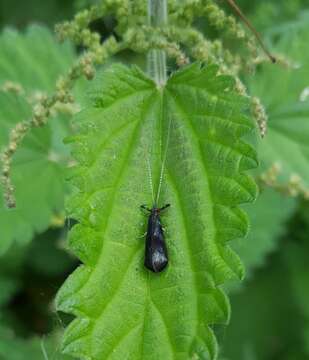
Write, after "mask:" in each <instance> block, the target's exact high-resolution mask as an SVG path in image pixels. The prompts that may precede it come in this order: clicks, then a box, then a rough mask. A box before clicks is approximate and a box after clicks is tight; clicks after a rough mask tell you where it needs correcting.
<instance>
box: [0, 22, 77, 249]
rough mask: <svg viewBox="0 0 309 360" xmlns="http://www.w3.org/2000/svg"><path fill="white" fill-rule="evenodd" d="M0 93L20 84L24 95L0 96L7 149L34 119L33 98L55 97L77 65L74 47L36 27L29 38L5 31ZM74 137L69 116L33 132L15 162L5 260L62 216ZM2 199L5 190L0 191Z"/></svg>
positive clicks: (0, 242) (2, 241) (2, 223)
mask: <svg viewBox="0 0 309 360" xmlns="http://www.w3.org/2000/svg"><path fill="white" fill-rule="evenodd" d="M0 48H1V57H0V87H2V86H3V85H4V84H5V83H6V82H7V81H13V82H17V83H18V84H20V85H21V86H22V87H23V89H24V94H23V95H22V96H18V95H16V94H14V93H11V92H10V93H6V92H1V91H0V123H1V132H0V148H1V149H2V148H3V147H4V146H6V145H7V143H8V135H9V131H10V129H12V128H13V127H14V125H15V124H16V123H17V122H20V121H22V120H27V119H30V117H31V115H32V113H31V111H32V110H31V105H30V104H29V101H28V98H29V97H33V96H34V95H35V93H36V92H37V91H42V92H45V93H46V92H47V93H49V92H51V91H52V90H53V89H54V87H55V81H56V79H57V77H58V76H59V75H60V74H64V73H65V71H66V70H67V69H68V67H69V65H70V64H71V63H72V61H73V59H74V52H73V50H72V48H71V47H69V46H67V44H66V45H59V44H56V42H55V40H54V38H53V37H52V35H51V34H50V32H49V30H47V29H45V28H42V27H38V26H33V27H30V28H28V30H27V32H26V33H25V34H20V33H18V32H16V31H14V30H9V29H8V30H5V31H4V32H3V33H2V35H1V36H0ZM68 133H69V127H68V115H59V114H58V115H57V116H54V117H53V118H52V119H51V120H50V124H48V125H46V126H45V127H43V128H40V129H35V130H33V131H31V132H30V133H29V134H28V135H27V136H26V138H25V139H24V141H23V143H22V145H21V147H20V148H19V149H18V151H17V153H16V156H15V157H14V161H13V166H12V178H13V183H14V185H15V188H16V200H17V208H16V209H14V210H8V209H7V208H6V207H5V205H4V204H3V200H1V202H0V228H1V238H0V254H1V253H4V252H5V251H6V250H7V249H8V248H9V247H10V245H11V244H12V242H13V241H14V240H15V241H17V242H18V243H20V244H25V243H27V242H28V241H29V240H30V239H31V238H32V236H33V234H34V232H41V231H43V230H45V229H46V228H47V227H48V225H49V223H50V219H51V217H52V215H53V213H54V212H60V211H63V207H64V204H63V203H64V194H65V189H66V185H65V182H64V175H65V168H66V165H67V161H68V159H69V153H68V151H67V149H66V147H65V146H64V145H63V144H62V143H61V139H62V138H63V137H64V136H66V135H67V134H68ZM0 192H1V193H0V196H1V198H2V189H0Z"/></svg>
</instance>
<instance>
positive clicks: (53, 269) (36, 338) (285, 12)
mask: <svg viewBox="0 0 309 360" xmlns="http://www.w3.org/2000/svg"><path fill="white" fill-rule="evenodd" d="M87 3H89V1H87V0H78V1H76V2H74V1H72V0H65V1H64V0H57V1H55V0H53V1H51V0H45V1H39V0H30V1H28V2H20V1H17V0H13V1H12V0H10V1H8V0H1V1H0V27H1V29H3V28H5V27H7V26H11V27H16V28H19V29H21V30H22V31H24V30H25V27H26V25H29V24H30V23H33V22H35V23H37V22H39V23H42V24H44V25H46V26H48V27H50V28H51V27H53V25H54V24H55V23H56V22H58V21H61V20H63V19H66V18H70V17H72V16H73V14H74V11H75V9H77V8H81V7H83V6H84V5H85V4H87ZM238 3H239V5H240V6H241V7H242V9H243V10H244V12H245V13H246V14H248V16H249V17H250V19H251V20H252V22H253V23H254V24H255V25H256V26H257V28H258V29H259V30H260V31H261V32H263V33H265V34H267V36H268V37H267V42H268V43H269V44H272V46H273V47H274V48H275V49H276V50H277V51H280V52H282V53H284V54H286V55H287V57H289V58H290V59H291V61H292V62H295V64H296V65H297V66H296V69H294V70H293V71H292V70H288V69H282V68H279V67H274V66H270V65H266V66H261V67H260V68H258V71H257V73H256V74H255V76H253V77H250V78H248V80H247V82H248V84H249V87H250V91H251V92H252V93H253V94H256V95H258V96H260V97H261V98H262V100H263V103H264V104H266V107H267V110H268V113H269V115H270V130H269V136H268V137H266V139H265V140H262V141H261V142H260V144H259V147H260V154H261V160H262V167H264V168H267V167H268V166H269V165H270V164H271V163H273V162H275V161H280V162H281V163H282V164H283V173H282V178H281V179H280V180H281V181H286V179H287V178H288V176H289V175H290V174H291V173H295V172H297V173H298V174H299V175H300V176H302V178H303V179H304V180H305V181H306V183H307V184H309V173H308V169H309V149H308V139H309V127H308V121H309V102H308V100H306V101H304V102H302V103H300V102H299V98H300V94H301V93H302V91H303V89H304V88H305V87H308V86H309V65H308V63H309V50H308V44H309V36H308V34H309V16H308V12H307V11H309V9H308V1H307V0H287V1H284V2H278V0H271V1H269V0H252V1H246V0H238ZM306 10H307V11H306ZM229 11H230V10H229ZM0 42H1V50H0V51H1V59H0V80H1V83H3V81H5V80H18V81H19V82H22V81H21V79H25V81H24V82H22V83H23V86H25V88H26V90H27V91H29V93H30V92H31V91H33V90H35V89H41V90H42V89H43V90H46V91H49V90H50V89H51V88H52V86H53V83H54V81H55V78H56V76H57V75H59V74H60V73H61V72H62V71H64V70H65V69H66V68H67V66H68V65H69V64H70V63H71V62H72V61H73V59H74V57H75V52H74V49H73V48H72V47H70V46H67V45H65V46H64V47H58V45H55V43H54V40H53V38H52V35H51V34H50V33H49V32H47V31H46V30H42V29H41V30H39V28H31V29H30V30H28V32H27V35H22V36H21V35H19V34H17V33H16V32H12V31H7V30H6V32H4V33H2V35H1V36H0ZM46 44H48V47H49V49H52V53H53V56H54V58H53V59H54V60H53V61H50V56H51V55H46V52H44V51H41V47H42V46H43V47H44V46H45V47H46ZM33 49H36V50H33ZM35 51H36V52H35ZM40 54H41V55H42V54H45V55H44V56H45V58H44V56H43V55H42V56H41V55H40ZM21 55H22V56H24V59H23V60H18V59H20V56H21ZM25 61H27V69H25ZM55 63H57V65H55ZM1 64H2V67H1ZM3 64H6V65H5V66H4V65H3ZM31 64H32V65H33V68H31ZM8 69H12V70H11V71H9V70H8ZM38 69H41V71H38ZM38 73H39V74H40V76H38V77H36V76H35V74H38ZM14 77H15V78H14ZM27 77H28V78H27ZM40 81H41V82H40ZM0 104H1V108H0V120H1V134H2V135H1V136H0V140H1V145H3V142H4V141H5V139H6V136H7V135H6V134H7V132H8V130H9V128H10V127H12V125H13V124H14V123H15V122H16V121H17V120H18V119H19V118H20V117H23V116H25V115H26V114H27V104H26V103H25V102H23V100H18V101H17V100H16V98H15V97H14V96H13V95H12V94H0ZM9 104H10V107H9V108H10V109H13V110H12V112H11V113H10V116H7V115H8V113H5V109H8V105H9ZM1 115H2V117H1ZM66 121H67V120H65V119H64V117H61V118H59V119H58V120H56V122H55V123H56V125H53V126H52V127H51V128H50V127H48V128H46V129H39V130H38V131H36V132H34V133H33V134H32V135H31V136H29V139H28V140H27V141H26V142H25V148H24V149H22V150H23V151H21V155H20V159H19V160H20V162H23V160H25V159H27V154H29V153H30V152H31V151H33V149H34V144H35V143H37V141H39V140H41V139H44V141H43V143H42V144H40V143H37V145H38V146H37V148H36V149H37V156H38V157H40V159H41V160H42V161H43V162H42V169H45V170H46V163H45V162H44V160H46V153H48V152H49V151H50V147H52V148H53V149H54V150H55V151H59V152H60V153H62V154H64V155H65V156H68V154H67V152H66V150H64V148H63V146H62V144H61V142H59V137H63V136H64V135H65V134H67V132H68V131H69V130H68V128H67V127H66V126H63V123H65V122H66ZM57 123H58V125H57ZM56 134H58V135H56ZM55 139H58V140H57V141H56V140H55ZM27 146H28V148H27ZM17 160H18V159H17ZM61 166H62V165H61ZM54 170H55V171H56V173H54V175H50V176H48V180H49V182H44V183H43V185H42V186H41V188H40V183H41V180H38V182H37V184H38V185H36V182H35V179H33V176H35V177H36V179H39V177H38V176H39V175H38V172H39V169H38V168H37V170H36V168H35V167H32V168H31V169H30V171H29V173H28V174H27V172H26V170H25V173H24V176H25V178H26V179H27V180H24V179H25V178H23V180H22V181H24V182H25V183H29V184H32V185H31V186H30V187H29V191H28V193H27V199H26V202H27V201H28V204H29V207H28V208H27V207H26V210H25V214H26V219H27V220H26V222H24V221H23V220H21V217H20V211H19V213H18V214H14V213H10V214H9V215H3V216H2V218H1V220H0V223H1V238H0V252H1V253H2V255H1V258H0V289H1V291H0V323H1V328H0V359H1V360H2V359H3V360H24V359H27V358H29V359H33V360H36V359H49V360H51V359H53V360H58V359H59V360H60V359H68V358H67V357H63V356H61V355H60V353H59V351H58V339H59V336H61V329H62V327H63V324H62V320H61V319H60V318H59V317H58V316H57V315H56V314H55V312H54V311H53V305H52V301H53V298H54V295H55V293H56V292H57V290H58V288H59V287H60V285H61V284H62V283H63V281H64V279H65V278H66V277H67V276H68V274H69V273H71V272H72V271H73V269H74V268H75V267H76V266H77V261H76V260H75V259H74V258H73V257H72V256H71V255H70V254H68V253H67V251H66V250H65V238H66V231H67V225H65V226H59V227H58V228H55V227H53V226H52V218H53V216H54V215H57V216H59V213H60V217H61V216H62V215H61V213H62V211H63V199H64V193H65V190H64V188H63V185H62V184H63V182H62V180H61V179H60V176H61V175H63V168H59V167H58V165H57V169H54ZM57 171H59V172H58V173H57ZM36 172H37V173H36ZM42 172H43V170H42ZM55 174H58V175H59V176H58V175H55ZM27 176H28V178H27ZM60 180H61V181H60ZM25 186H27V184H26V185H25ZM52 188H55V191H56V195H55V196H53V197H52V198H53V199H52V201H54V205H53V206H52V207H51V208H50V209H49V208H47V207H46V202H43V203H41V202H39V205H40V206H36V204H35V203H34V201H33V199H34V197H33V194H35V195H37V194H38V193H40V194H41V197H42V198H44V196H47V195H46V192H47V193H48V194H49V193H50V190H51V189H52ZM42 194H43V195H42ZM44 194H45V195H44ZM29 209H31V211H30V210H29ZM295 209H296V210H295ZM55 210H57V211H55ZM29 211H30V212H29ZM248 211H249V213H250V217H251V222H252V231H251V233H250V234H249V236H248V237H247V239H245V240H244V241H241V242H240V241H239V242H238V243H236V244H235V245H234V247H235V248H237V252H238V253H239V254H240V256H241V258H242V259H243V261H244V263H245V264H246V267H247V273H248V277H247V280H246V281H244V282H243V283H242V284H238V285H236V286H235V284H231V286H230V287H229V291H230V294H231V305H232V319H231V324H230V326H228V327H227V328H226V329H225V330H223V331H221V332H220V337H221V347H222V349H221V351H222V358H220V360H298V359H299V360H306V359H309V268H308V255H309V215H308V214H309V205H308V203H307V202H305V201H298V200H295V201H293V200H291V199H288V198H284V197H283V196H282V195H279V194H277V193H275V192H274V191H272V190H267V191H265V192H264V193H262V195H261V197H260V199H259V200H258V202H257V204H256V206H251V207H250V208H249V209H248ZM29 214H30V215H29ZM31 214H34V215H33V216H32V215H31ZM6 216H7V217H6ZM29 216H30V217H29ZM60 223H61V221H60ZM46 334H48V335H46ZM46 356H47V357H46Z"/></svg>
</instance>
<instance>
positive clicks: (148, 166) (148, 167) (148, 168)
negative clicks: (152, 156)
mask: <svg viewBox="0 0 309 360" xmlns="http://www.w3.org/2000/svg"><path fill="white" fill-rule="evenodd" d="M147 171H148V180H149V184H150V189H151V196H152V203H153V204H154V191H153V181H152V172H151V165H150V161H149V156H148V155H147Z"/></svg>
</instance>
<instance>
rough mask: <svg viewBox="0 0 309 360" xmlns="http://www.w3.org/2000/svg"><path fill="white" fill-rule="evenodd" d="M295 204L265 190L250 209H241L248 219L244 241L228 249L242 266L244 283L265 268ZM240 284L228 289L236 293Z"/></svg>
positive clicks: (272, 191)
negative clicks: (244, 275)
mask: <svg viewBox="0 0 309 360" xmlns="http://www.w3.org/2000/svg"><path fill="white" fill-rule="evenodd" d="M295 207H296V201H295V200H294V199H291V198H288V197H283V196H282V195H281V194H279V193H276V192H275V191H274V190H272V189H265V190H263V191H262V193H261V194H260V195H259V197H258V200H257V201H256V203H255V205H254V206H247V207H245V209H246V211H247V212H248V215H249V219H250V231H249V234H248V236H247V237H246V238H243V239H238V240H237V241H233V243H232V244H231V246H232V248H233V249H234V250H235V251H236V252H237V253H238V254H239V256H240V258H241V259H242V261H243V262H244V265H245V269H246V278H245V280H246V281H248V280H249V279H250V278H251V277H252V276H253V274H254V272H255V271H256V270H257V269H258V268H260V267H262V266H265V265H266V262H267V259H268V256H269V255H270V254H271V253H272V252H273V251H275V250H277V248H278V246H279V239H280V237H281V236H282V235H283V234H284V233H285V231H286V221H287V220H288V219H289V217H290V216H291V215H292V214H293V213H294V210H295ZM239 286H242V284H240V283H236V284H233V287H230V286H229V290H232V289H233V290H236V289H238V288H239Z"/></svg>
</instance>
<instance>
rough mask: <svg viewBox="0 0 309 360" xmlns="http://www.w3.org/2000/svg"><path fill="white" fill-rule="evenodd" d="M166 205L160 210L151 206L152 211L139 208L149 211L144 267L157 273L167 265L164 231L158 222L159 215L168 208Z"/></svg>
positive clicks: (143, 207)
mask: <svg viewBox="0 0 309 360" xmlns="http://www.w3.org/2000/svg"><path fill="white" fill-rule="evenodd" d="M169 206H170V204H166V205H165V206H163V207H162V208H158V207H156V206H153V208H152V209H149V208H147V207H146V206H145V205H142V206H141V208H142V209H145V210H147V211H149V213H150V215H149V217H148V225H147V234H146V245H145V261H144V265H145V267H146V268H147V269H149V270H151V271H153V272H155V273H158V272H161V271H162V270H164V269H165V267H166V265H167V264H168V254H167V248H166V244H165V238H164V230H163V227H162V224H161V220H160V214H161V212H162V211H163V210H165V209H166V208H168V207H169Z"/></svg>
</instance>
